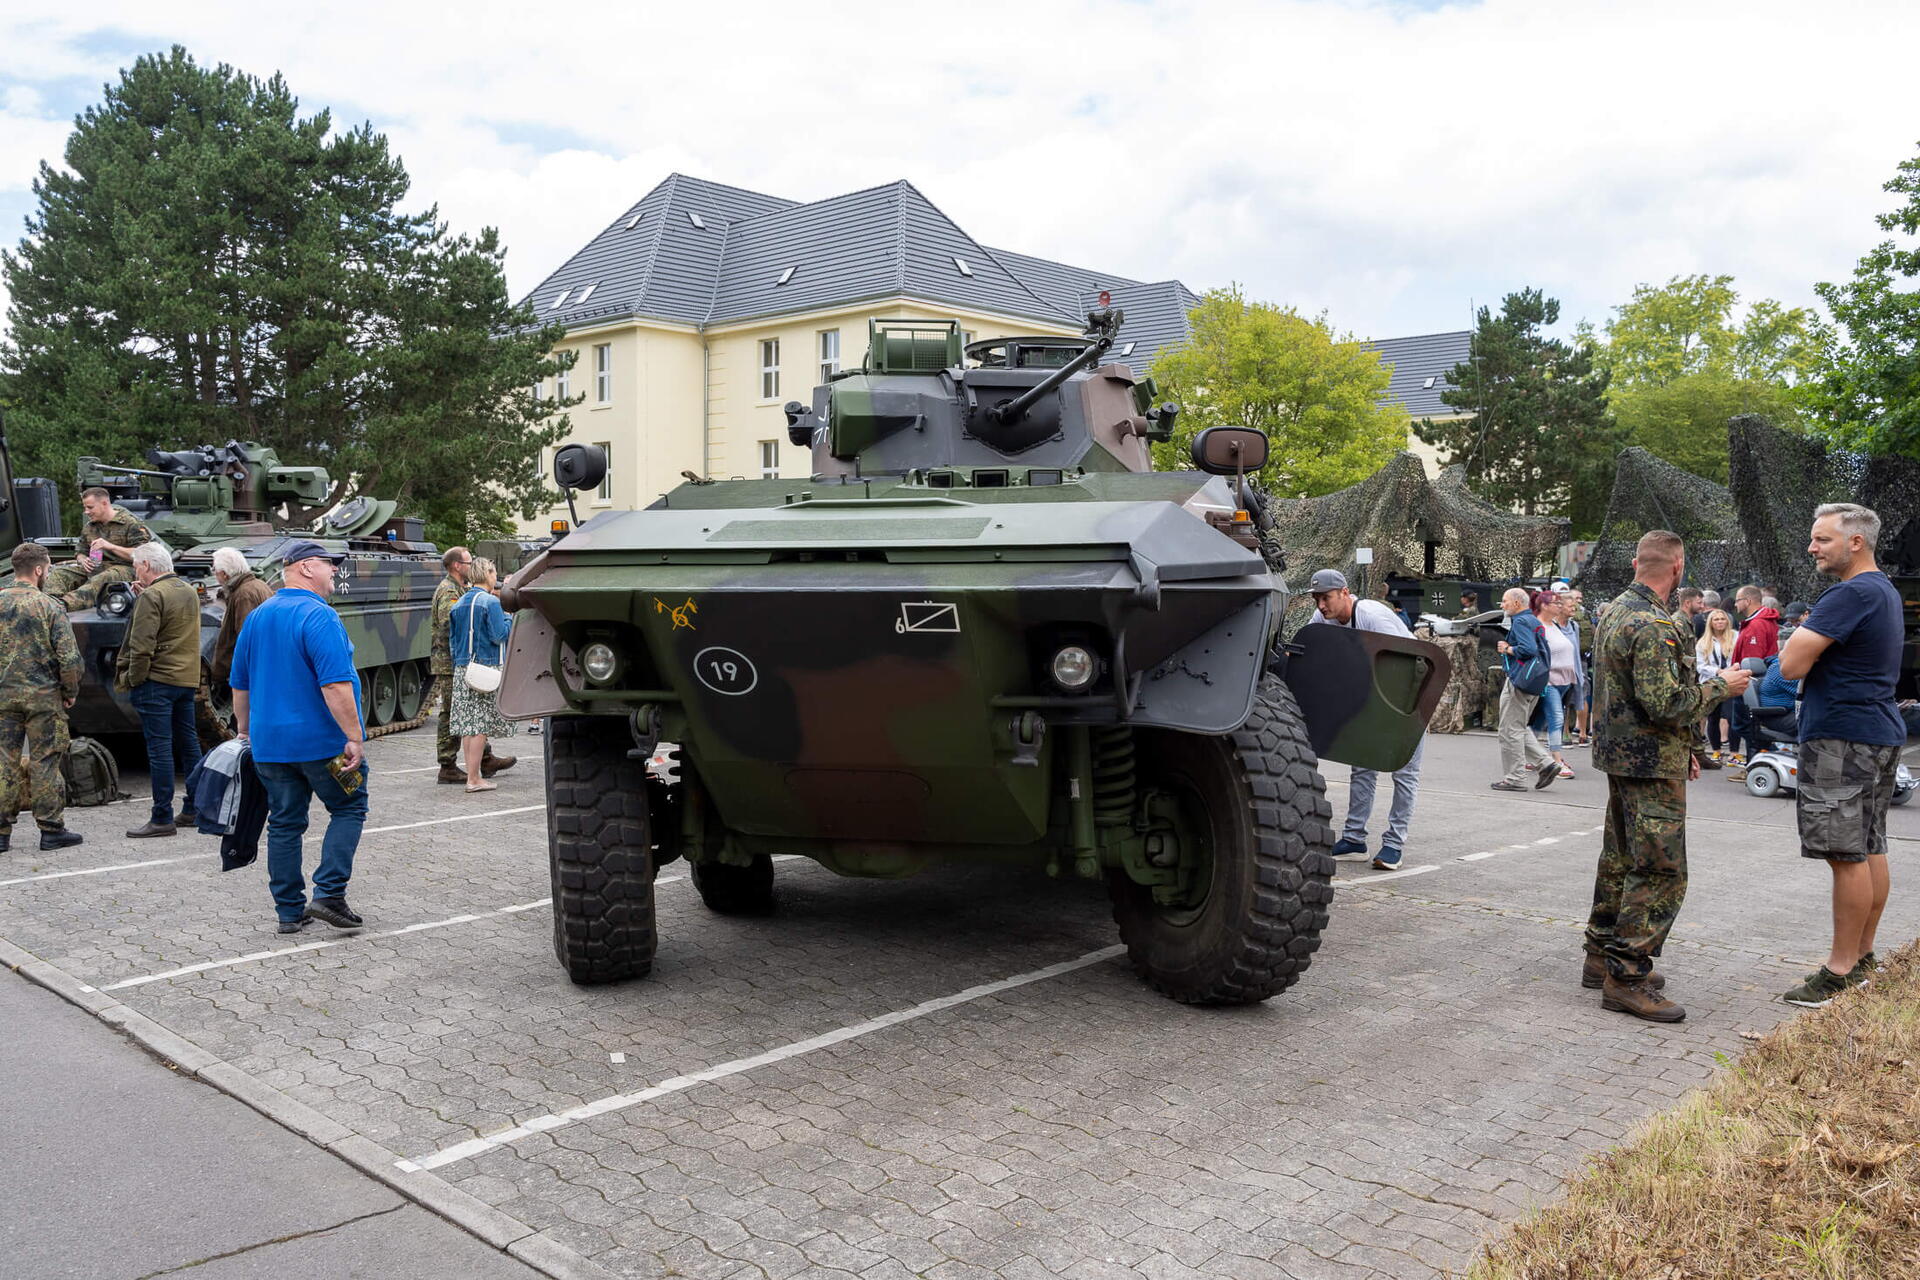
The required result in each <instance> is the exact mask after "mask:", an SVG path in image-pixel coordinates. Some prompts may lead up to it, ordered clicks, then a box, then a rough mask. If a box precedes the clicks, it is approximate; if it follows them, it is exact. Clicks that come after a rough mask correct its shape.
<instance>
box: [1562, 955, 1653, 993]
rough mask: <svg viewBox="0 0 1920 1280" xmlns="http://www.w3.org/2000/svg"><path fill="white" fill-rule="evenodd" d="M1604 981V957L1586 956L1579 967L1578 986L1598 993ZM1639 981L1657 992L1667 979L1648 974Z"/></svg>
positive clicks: (1605, 969)
mask: <svg viewBox="0 0 1920 1280" xmlns="http://www.w3.org/2000/svg"><path fill="white" fill-rule="evenodd" d="M1606 981H1607V960H1606V957H1605V956H1594V955H1590V956H1588V957H1587V959H1586V963H1584V964H1582V965H1581V966H1580V985H1581V986H1583V987H1586V988H1587V989H1588V990H1590V991H1598V990H1599V989H1600V988H1601V987H1603V986H1605V985H1606ZM1641 981H1642V982H1644V983H1646V984H1647V985H1648V986H1650V987H1652V988H1653V989H1654V990H1655V991H1658V990H1659V989H1660V988H1662V987H1664V986H1666V985H1667V978H1666V975H1665V974H1663V973H1655V972H1649V973H1648V974H1647V976H1646V977H1644V978H1642V979H1641Z"/></svg>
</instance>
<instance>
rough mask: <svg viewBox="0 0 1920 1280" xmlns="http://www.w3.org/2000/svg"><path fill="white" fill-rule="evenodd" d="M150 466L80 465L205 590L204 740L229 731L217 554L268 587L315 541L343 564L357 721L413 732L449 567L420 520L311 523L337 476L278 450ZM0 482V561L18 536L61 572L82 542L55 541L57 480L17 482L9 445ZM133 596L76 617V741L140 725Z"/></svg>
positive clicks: (118, 595)
mask: <svg viewBox="0 0 1920 1280" xmlns="http://www.w3.org/2000/svg"><path fill="white" fill-rule="evenodd" d="M146 460H147V463H148V465H147V466H146V467H124V466H115V465H110V464H107V463H104V462H102V461H101V460H100V459H98V458H91V457H88V458H82V459H80V462H79V467H78V476H77V479H78V486H79V488H81V489H86V488H90V487H93V486H98V487H100V488H103V489H105V490H107V492H108V494H109V495H110V496H111V498H112V501H113V502H114V504H115V505H117V506H121V507H125V508H126V509H127V510H128V511H129V512H130V513H131V514H133V515H134V516H135V517H136V518H138V519H139V520H140V521H141V523H143V524H145V525H146V526H147V528H148V529H150V530H151V531H152V532H153V534H154V536H155V537H156V538H159V539H160V540H162V541H163V542H165V543H166V544H167V547H168V549H169V550H170V551H172V553H173V563H174V569H175V571H176V572H177V573H178V574H179V575H180V577H182V578H184V579H185V580H186V581H188V582H189V583H192V584H193V586H194V587H195V588H196V589H197V590H198V591H199V592H200V597H201V602H202V603H201V614H200V640H201V661H202V672H203V680H205V681H206V685H205V697H204V698H203V703H204V706H205V709H206V713H207V715H206V716H203V723H202V729H201V732H202V736H203V738H212V737H217V736H219V734H220V733H221V732H222V730H221V729H218V728H216V727H215V725H214V724H209V723H206V720H207V719H208V718H209V717H210V718H211V720H213V721H214V722H217V723H218V724H225V723H228V722H230V720H231V715H232V707H231V698H230V696H229V695H228V693H227V691H226V690H224V689H216V688H213V687H212V686H211V678H210V672H211V667H212V661H213V647H214V641H215V639H216V638H217V637H218V635H219V631H220V620H221V618H222V617H223V616H224V614H225V606H224V605H223V604H221V603H220V600H219V597H218V594H217V586H218V584H217V582H216V581H215V579H214V576H213V553H214V552H215V551H216V550H217V549H219V548H221V547H232V548H234V549H235V550H237V551H239V552H240V553H241V555H243V556H245V557H246V560H247V563H248V565H249V566H250V567H251V568H252V569H253V571H254V572H255V573H257V574H259V575H260V576H261V577H262V578H263V579H265V580H266V581H267V582H269V583H270V584H274V585H277V584H278V582H279V577H280V574H279V568H280V561H279V557H280V556H281V554H282V553H284V551H285V550H286V548H287V547H288V546H289V545H291V543H293V542H294V541H296V540H298V539H301V538H313V539H315V540H317V541H318V542H320V543H321V545H323V546H325V547H327V548H328V549H330V550H337V551H340V552H343V553H344V555H345V559H344V560H343V561H342V562H341V566H340V572H339V574H338V576H337V578H336V580H335V581H336V586H335V592H334V597H333V601H332V603H333V606H334V608H335V609H337V610H338V611H339V613H340V616H341V620H342V621H343V622H344V623H345V624H346V627H347V634H348V636H349V638H350V639H351V640H352V641H353V646H354V657H355V661H356V663H357V664H358V665H359V668H360V684H361V698H362V707H361V710H362V714H363V715H364V717H365V719H366V722H367V725H368V727H369V728H377V727H379V726H381V725H385V724H390V723H395V722H399V721H406V720H411V719H413V718H414V717H415V716H417V715H419V714H420V709H421V706H422V704H423V702H424V701H425V697H426V688H427V684H428V682H429V680H430V678H431V677H430V676H429V674H428V670H427V658H428V651H429V649H430V647H431V641H432V602H433V591H434V587H435V586H436V585H437V584H438V582H439V578H440V574H441V568H440V558H439V552H438V551H437V549H436V548H435V547H434V546H433V544H432V543H430V542H426V541H424V536H423V531H422V528H421V522H420V521H419V520H417V519H414V518H411V517H402V516H399V515H397V514H396V504H395V503H393V502H392V501H389V500H386V499H378V498H371V497H364V496H363V497H354V498H350V499H348V500H347V501H345V502H343V503H340V504H339V505H337V506H336V507H334V508H333V509H332V510H330V511H327V512H326V513H325V514H324V515H321V516H320V517H319V519H318V521H317V522H315V521H313V520H311V518H310V515H309V513H310V512H312V511H313V510H315V509H316V505H317V504H319V503H323V502H324V501H325V500H326V497H327V495H328V493H329V492H330V491H331V489H332V487H333V485H332V478H331V477H330V476H329V475H328V474H327V472H326V470H325V469H324V468H320V467H302V466H288V465H284V464H282V463H281V462H280V459H279V457H278V455H277V454H276V453H275V452H274V450H272V449H269V448H266V447H264V446H261V445H257V444H248V443H243V442H240V441H229V442H228V443H227V444H225V445H200V446H197V447H195V448H191V449H181V450H175V451H168V450H161V449H151V450H149V451H148V452H147V459H146ZM0 470H3V471H4V475H5V480H6V484H5V486H4V489H5V491H8V492H11V493H13V494H14V498H15V500H14V503H13V504H12V506H11V507H10V508H9V509H7V510H5V511H4V512H0V544H3V545H0V550H11V549H12V547H14V546H15V545H17V544H18V543H19V542H20V541H21V539H22V538H29V539H32V540H35V541H38V542H40V543H42V544H44V545H45V546H46V547H47V549H48V550H49V551H51V552H52V553H53V557H54V560H55V561H56V562H58V561H60V560H62V559H68V558H71V557H72V556H73V555H75V554H76V553H77V551H78V545H77V539H75V538H72V537H67V536H62V535H60V534H59V532H58V520H59V503H58V497H57V494H56V492H55V490H54V488H53V485H52V483H51V482H50V481H47V480H44V479H15V478H14V477H13V474H12V470H13V469H12V461H11V457H10V455H9V454H8V452H7V450H6V446H5V438H4V435H0ZM133 599H134V593H133V591H132V588H131V587H130V586H129V585H127V584H115V585H112V586H109V587H107V588H106V589H105V590H103V591H102V592H101V593H100V599H99V602H98V604H97V605H96V606H95V607H92V608H86V609H77V610H74V611H72V612H71V613H70V614H69V615H68V617H69V619H70V620H71V622H72V623H73V630H74V638H75V639H76V640H77V641H78V642H79V645H80V656H81V661H82V663H83V664H84V667H85V671H84V674H83V676H82V678H81V685H80V696H79V699H78V700H77V701H76V702H75V703H74V706H73V709H72V711H71V712H70V713H69V717H68V718H69V722H70V724H71V726H72V730H73V732H74V733H75V734H76V735H81V734H85V735H90V736H98V735H101V734H115V733H137V732H139V729H140V717H139V714H138V713H137V712H136V711H135V710H134V709H133V706H132V704H131V703H130V702H129V701H128V699H127V696H126V695H125V694H123V693H120V692H118V691H116V690H115V689H114V687H113V682H114V667H115V664H116V662H117V661H118V659H119V655H120V646H121V644H122V642H123V641H124V639H125V637H126V628H127V616H128V614H129V613H131V612H132V608H133Z"/></svg>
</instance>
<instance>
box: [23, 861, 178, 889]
mask: <svg viewBox="0 0 1920 1280" xmlns="http://www.w3.org/2000/svg"><path fill="white" fill-rule="evenodd" d="M197 856H198V855H197V854H188V855H186V856H185V857H180V858H149V859H147V860H146V861H145V862H120V863H116V864H114V865H113V866H111V867H86V868H83V869H82V870H79V871H49V872H47V873H46V874H45V875H39V876H15V877H14V878H13V879H11V880H0V885H6V884H32V883H33V882H34V881H36V880H65V879H66V878H67V877H68V876H99V875H105V874H106V873H107V872H109V871H131V870H133V869H134V868H135V867H164V866H166V865H167V864H168V863H170V862H191V861H193V859H194V858H195V857H197Z"/></svg>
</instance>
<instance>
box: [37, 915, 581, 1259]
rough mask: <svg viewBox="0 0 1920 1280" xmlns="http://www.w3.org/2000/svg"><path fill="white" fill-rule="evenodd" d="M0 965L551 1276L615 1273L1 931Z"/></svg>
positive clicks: (462, 1228)
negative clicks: (403, 1160) (414, 1166)
mask: <svg viewBox="0 0 1920 1280" xmlns="http://www.w3.org/2000/svg"><path fill="white" fill-rule="evenodd" d="M0 966H4V967H5V968H8V969H11V970H13V971H14V972H15V973H17V974H19V975H20V976H21V977H22V978H25V979H26V980H27V981H29V982H31V983H33V984H34V985H35V986H38V987H42V988H44V989H46V990H48V991H51V992H52V993H53V994H54V995H56V996H59V997H60V998H61V999H62V1000H65V1001H66V1002H67V1003H68V1004H71V1005H74V1006H75V1007H77V1008H80V1009H84V1010H85V1011H86V1012H88V1013H90V1014H92V1015H93V1016H94V1017H96V1018H98V1019H99V1020H100V1021H102V1022H104V1023H106V1024H107V1025H108V1026H110V1027H112V1028H113V1029H114V1030H116V1031H118V1032H120V1033H121V1034H123V1035H125V1036H126V1037H127V1038H128V1039H129V1040H132V1041H133V1042H134V1043H135V1044H137V1045H139V1046H140V1047H141V1048H142V1049H145V1050H146V1051H147V1052H148V1053H150V1054H152V1055H153V1056H154V1057H156V1058H158V1059H160V1060H161V1061H162V1062H165V1063H168V1064H170V1065H171V1066H173V1067H175V1068H177V1069H179V1070H180V1072H181V1073H182V1074H184V1075H190V1076H193V1077H194V1078H195V1079H197V1080H199V1081H201V1082H202V1083H203V1084H205V1085H207V1086H208V1087H209V1088H212V1089H217V1090H219V1091H220V1092H221V1093H224V1094H226V1095H227V1096H228V1097H230V1098H232V1099H234V1100H235V1101H237V1102H239V1103H241V1104H243V1105H245V1106H247V1107H250V1108H252V1109H253V1110H255V1111H257V1112H259V1113H260V1114H261V1115H263V1116H265V1117H266V1118H267V1119H269V1120H271V1121H273V1122H274V1123H275V1124H277V1125H280V1126H281V1127H282V1128H285V1129H289V1130H291V1131H292V1132H294V1133H296V1134H299V1135H300V1136H301V1137H303V1138H305V1139H306V1140H307V1141H309V1142H311V1143H313V1144H314V1145H315V1146H318V1147H320V1148H322V1149H324V1150H326V1151H329V1152H331V1153H332V1154H334V1155H336V1156H338V1157H339V1158H340V1159H342V1160H345V1161H346V1162H347V1163H348V1164H351V1165H353V1166H354V1167H355V1168H357V1169H359V1170H360V1171H361V1172H363V1173H366V1174H367V1175H369V1176H370V1177H372V1178H374V1179H375V1180H376V1181H378V1182H380V1183H382V1184H383V1185H385V1186H388V1187H391V1188H393V1189H394V1190H395V1191H397V1192H399V1193H400V1194H401V1195H403V1196H405V1197H406V1198H407V1199H409V1200H411V1201H413V1202H414V1203H415V1204H417V1205H419V1206H420V1207H421V1208H423V1209H425V1210H427V1211H428V1212H429V1213H431V1214H433V1215H435V1216H436V1217H439V1218H443V1219H445V1220H446V1221H448V1222H450V1223H452V1224H453V1225H454V1226H456V1227H458V1228H460V1229H461V1230H462V1231H465V1232H466V1233H467V1234H469V1235H471V1236H473V1237H475V1238H476V1239H478V1240H481V1241H484V1242H485V1243H487V1244H488V1245H491V1246H492V1247H493V1248H495V1249H498V1250H500V1251H501V1252H503V1253H508V1254H511V1255H512V1256H513V1257H515V1258H518V1259H519V1260H520V1261H521V1262H524V1263H526V1264H527V1265H528V1266H529V1267H532V1268H533V1269H534V1270H536V1271H538V1272H540V1273H541V1274H543V1275H546V1276H550V1277H553V1280H615V1276H614V1273H613V1272H611V1271H609V1270H607V1269H606V1268H605V1267H602V1266H600V1265H599V1264H598V1263H596V1262H593V1261H591V1260H589V1259H588V1258H587V1257H586V1256H585V1255H584V1254H581V1253H578V1252H576V1251H575V1250H573V1249H570V1248H568V1247H567V1246H566V1245H563V1244H561V1243H559V1242H558V1241H556V1240H553V1239H551V1238H550V1237H545V1236H541V1235H538V1234H537V1233H536V1232H535V1231H534V1229H533V1228H532V1227H530V1226H528V1225H527V1224H526V1223H524V1222H522V1221H520V1220H519V1219H518V1218H515V1217H513V1216H511V1215H509V1214H506V1213H502V1212H501V1211H500V1210H498V1209H496V1208H494V1207H493V1206H492V1205H490V1204H488V1203H487V1202H486V1201H484V1200H481V1199H480V1198H478V1197H477V1196H472V1195H469V1194H468V1193H466V1192H464V1191H462V1190H460V1189H459V1188H458V1187H456V1186H454V1185H453V1184H452V1183H450V1182H448V1181H447V1180H446V1179H445V1178H442V1177H440V1176H439V1175H438V1174H435V1173H431V1172H428V1171H426V1170H420V1171H417V1172H413V1173H403V1172H401V1171H400V1169H399V1168H398V1164H399V1159H400V1157H398V1156H396V1155H395V1154H394V1153H393V1152H391V1151H389V1150H388V1149H387V1148H386V1147H384V1146H381V1145H380V1144H379V1143H377V1142H375V1141H374V1140H373V1139H371V1138H368V1137H365V1136H363V1135H361V1134H358V1133H355V1132H354V1131H353V1130H351V1129H349V1128H348V1127H347V1126H345V1125H343V1124H341V1123H340V1122H338V1121H337V1120H333V1119H330V1118H328V1117H327V1116H326V1115H324V1114H323V1113H321V1112H319V1111H316V1110H315V1109H314V1108H312V1107H309V1106H308V1105H307V1104H305V1103H304V1102H300V1101H298V1100H297V1099H295V1098H292V1097H289V1096H288V1095H286V1094H284V1093H282V1092H280V1090H278V1089H275V1088H274V1087H273V1086H271V1085H268V1084H265V1083H263V1082H262V1081H260V1080H258V1079H255V1078H254V1077H253V1076H251V1075H248V1074H247V1073H246V1072H245V1071H242V1070H241V1069H240V1068H239V1067H236V1066H234V1065H233V1064H232V1063H230V1062H227V1061H225V1060H223V1059H221V1058H218V1057H216V1056H215V1055H213V1054H212V1053H210V1052H208V1051H207V1050H206V1049H203V1048H201V1047H200V1046H199V1045H197V1044H195V1043H194V1042H193V1041H191V1040H188V1039H187V1038H186V1037H184V1036H182V1035H180V1034H179V1033H177V1032H175V1031H171V1030H169V1029H168V1028H166V1027H165V1026H162V1025H161V1024H160V1023H158V1022H155V1021H154V1020H153V1019H152V1018H149V1017H147V1016H146V1015H145V1014H143V1013H141V1012H139V1011H138V1010H136V1009H132V1008H129V1007H128V1006H126V1005H124V1004H122V1003H120V1002H119V1001H118V1000H115V999H113V998H112V997H110V996H108V995H106V994H105V993H103V992H100V991H97V990H95V989H94V988H92V987H89V986H87V985H86V984H85V983H83V982H81V981H80V980H79V979H78V978H75V977H74V976H73V975H72V974H70V973H68V972H67V971H66V970H64V969H62V968H60V967H59V966H58V965H54V964H49V963H48V962H47V961H45V960H42V959H40V957H38V956H36V955H34V954H33V953H32V952H30V951H26V950H23V949H22V948H20V947H18V946H16V945H14V944H13V943H11V942H9V941H7V940H6V939H5V938H0Z"/></svg>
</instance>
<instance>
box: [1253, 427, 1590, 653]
mask: <svg viewBox="0 0 1920 1280" xmlns="http://www.w3.org/2000/svg"><path fill="white" fill-rule="evenodd" d="M1271 505H1272V510H1273V515H1274V523H1275V528H1274V532H1273V537H1274V538H1275V539H1276V540H1277V541H1278V543H1279V545H1280V547H1281V548H1282V549H1283V551H1284V553H1285V555H1286V563H1287V570H1286V579H1287V587H1288V590H1289V591H1291V592H1292V593H1293V595H1292V598H1291V600H1290V602H1289V605H1288V610H1287V622H1286V631H1287V633H1288V634H1291V633H1292V632H1293V630H1294V629H1295V628H1296V627H1297V626H1299V625H1301V624H1302V623H1304V622H1305V621H1306V617H1307V613H1308V611H1309V610H1311V609H1312V608H1313V601H1312V599H1311V598H1310V597H1309V596H1308V595H1307V580H1308V579H1309V578H1311V577H1312V576H1313V573H1314V571H1315V570H1316V569H1329V568H1331V569H1339V570H1340V571H1341V572H1343V573H1345V574H1346V575H1347V578H1348V580H1349V581H1357V579H1356V577H1355V574H1356V571H1357V570H1358V568H1359V566H1358V565H1357V564H1355V562H1354V550H1355V548H1358V547H1371V548H1373V563H1372V564H1370V565H1368V566H1367V567H1366V575H1365V576H1366V594H1368V595H1369V596H1372V597H1374V598H1375V599H1378V598H1380V597H1382V596H1383V595H1385V592H1386V582H1387V578H1388V576H1389V575H1392V576H1395V577H1407V578H1421V577H1430V576H1435V575H1439V576H1457V577H1462V578H1469V579H1472V580H1475V581H1480V582H1504V581H1507V580H1510V579H1517V578H1524V577H1529V576H1532V575H1535V574H1540V573H1550V572H1552V570H1553V557H1554V552H1555V550H1556V549H1557V548H1558V547H1559V545H1560V544H1561V543H1562V542H1565V541H1566V540H1567V522H1566V521H1565V520H1563V519H1560V518H1558V517H1551V516H1519V515H1514V514H1513V513H1512V512H1508V511H1502V510H1500V509H1499V508H1498V507H1495V506H1493V505H1492V504H1491V503H1489V502H1487V501H1485V500H1484V499H1482V498H1480V497H1478V496H1477V495H1476V494H1474V493H1473V492H1472V491H1471V490H1470V489H1468V488H1467V480H1466V468H1464V467H1448V468H1447V469H1446V470H1445V471H1443V472H1442V473H1441V474H1440V478H1439V479H1438V480H1428V479H1427V473H1426V468H1425V467H1424V466H1423V465H1422V464H1421V462H1420V459H1419V458H1417V457H1415V456H1414V455H1413V454H1411V453H1406V452H1401V453H1397V454H1395V455H1394V457H1393V459H1392V460H1391V461H1390V462H1388V463H1387V465H1386V466H1384V467H1382V468H1380V470H1378V471H1376V472H1374V473H1373V474H1372V475H1371V476H1369V477H1367V478H1366V479H1365V480H1362V481H1361V482H1360V483H1359V484H1356V485H1352V486H1349V487H1348V488H1345V489H1342V490H1340V491H1339V492H1337V493H1329V494H1327V495H1325V496H1323V497H1319V498H1282V499H1276V500H1274V501H1273V502H1272V504H1271Z"/></svg>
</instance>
